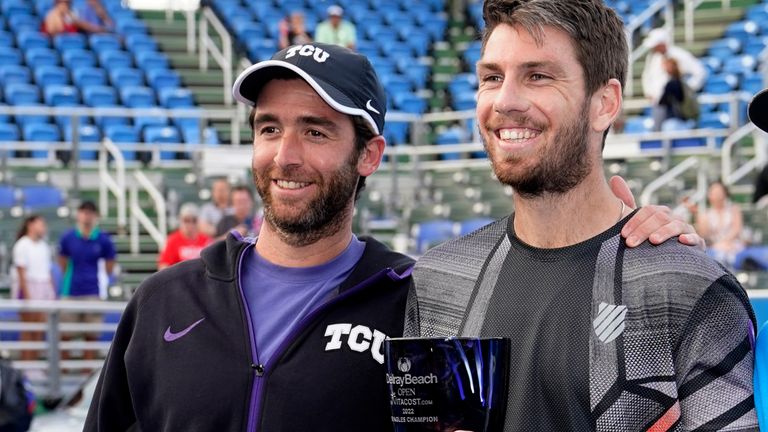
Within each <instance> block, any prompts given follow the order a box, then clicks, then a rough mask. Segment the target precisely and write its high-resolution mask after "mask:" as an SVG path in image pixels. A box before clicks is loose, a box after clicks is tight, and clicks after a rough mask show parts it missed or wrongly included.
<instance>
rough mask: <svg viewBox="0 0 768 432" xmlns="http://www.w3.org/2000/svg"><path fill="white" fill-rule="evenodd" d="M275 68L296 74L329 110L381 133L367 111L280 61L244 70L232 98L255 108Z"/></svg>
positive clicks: (270, 61) (294, 67)
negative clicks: (363, 120)
mask: <svg viewBox="0 0 768 432" xmlns="http://www.w3.org/2000/svg"><path fill="white" fill-rule="evenodd" d="M275 68H284V69H288V70H290V71H292V72H294V73H296V74H297V75H298V76H300V77H301V78H302V79H303V80H304V81H306V82H307V84H309V85H310V86H311V87H312V88H313V89H314V90H315V92H317V94H318V95H319V96H320V97H321V98H322V99H323V100H324V101H325V103H327V104H328V105H330V106H331V108H333V109H335V110H336V111H338V112H340V113H344V114H348V115H352V116H360V117H363V118H364V119H365V121H366V122H367V123H368V125H369V126H370V128H371V130H372V131H373V132H374V133H375V134H376V135H381V131H380V130H379V127H378V126H377V125H376V122H375V121H374V120H373V117H371V115H370V114H369V113H368V112H367V111H365V110H363V109H360V108H356V107H355V104H354V103H353V102H352V101H351V100H350V99H349V98H348V97H347V96H346V95H344V93H342V92H340V91H339V90H337V89H336V88H335V87H334V86H332V85H330V84H328V83H327V82H325V81H323V80H320V79H317V78H314V77H312V76H310V75H309V74H307V73H306V72H304V70H303V69H301V68H299V67H298V66H296V65H294V64H292V63H288V62H285V61H282V60H266V61H263V62H259V63H256V64H255V65H252V66H250V67H248V69H246V70H244V71H243V72H242V73H241V74H240V76H238V77H237V80H236V81H235V84H234V85H233V86H232V96H234V98H235V99H236V100H238V101H240V102H242V103H244V104H247V105H251V106H255V105H256V100H257V99H258V97H259V93H260V92H261V89H262V87H264V85H265V84H266V83H267V82H268V81H269V80H270V79H271V78H270V70H271V69H275Z"/></svg>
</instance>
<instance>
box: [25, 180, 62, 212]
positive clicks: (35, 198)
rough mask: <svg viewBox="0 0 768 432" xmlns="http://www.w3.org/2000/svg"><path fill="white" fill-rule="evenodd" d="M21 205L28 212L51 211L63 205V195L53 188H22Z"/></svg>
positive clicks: (34, 186) (36, 186)
mask: <svg viewBox="0 0 768 432" xmlns="http://www.w3.org/2000/svg"><path fill="white" fill-rule="evenodd" d="M21 196H22V205H23V206H24V208H26V209H28V210H40V209H53V208H58V207H61V206H63V205H64V193H62V191H60V190H59V189H58V188H56V187H54V186H39V185H32V186H22V188H21Z"/></svg>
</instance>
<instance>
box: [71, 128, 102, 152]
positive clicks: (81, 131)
mask: <svg viewBox="0 0 768 432" xmlns="http://www.w3.org/2000/svg"><path fill="white" fill-rule="evenodd" d="M62 130H63V131H64V140H65V141H67V142H71V141H72V128H71V127H68V128H63V129H62ZM77 134H78V137H79V139H80V142H81V143H97V142H99V141H101V132H100V131H99V128H98V127H96V126H92V125H80V127H78V129H77ZM97 155H98V151H97V150H80V159H81V160H96V158H97Z"/></svg>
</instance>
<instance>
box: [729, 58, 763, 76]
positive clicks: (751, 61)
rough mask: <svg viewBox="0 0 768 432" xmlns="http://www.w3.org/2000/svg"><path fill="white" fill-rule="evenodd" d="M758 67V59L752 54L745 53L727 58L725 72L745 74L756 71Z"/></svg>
mask: <svg viewBox="0 0 768 432" xmlns="http://www.w3.org/2000/svg"><path fill="white" fill-rule="evenodd" d="M756 67H757V60H756V59H755V58H754V57H752V56H751V55H748V54H744V55H740V56H734V57H731V58H729V59H727V60H726V61H725V64H724V65H723V72H724V73H733V74H744V73H749V72H752V71H754V70H755V68H756Z"/></svg>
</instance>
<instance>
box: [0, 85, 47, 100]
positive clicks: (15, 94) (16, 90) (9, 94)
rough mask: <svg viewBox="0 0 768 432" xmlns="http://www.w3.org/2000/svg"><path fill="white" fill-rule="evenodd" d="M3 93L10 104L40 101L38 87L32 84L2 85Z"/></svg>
mask: <svg viewBox="0 0 768 432" xmlns="http://www.w3.org/2000/svg"><path fill="white" fill-rule="evenodd" d="M3 94H4V95H5V100H6V102H8V103H9V104H10V105H27V104H31V103H36V102H40V89H39V88H37V86H36V85H33V84H23V83H9V84H6V85H5V86H4V88H3Z"/></svg>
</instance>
